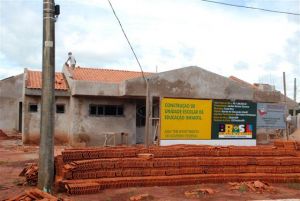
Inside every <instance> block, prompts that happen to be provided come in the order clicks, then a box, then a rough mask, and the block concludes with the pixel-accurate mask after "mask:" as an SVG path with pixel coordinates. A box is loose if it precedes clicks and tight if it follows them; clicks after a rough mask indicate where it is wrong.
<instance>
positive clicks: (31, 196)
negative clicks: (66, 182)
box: [4, 188, 70, 201]
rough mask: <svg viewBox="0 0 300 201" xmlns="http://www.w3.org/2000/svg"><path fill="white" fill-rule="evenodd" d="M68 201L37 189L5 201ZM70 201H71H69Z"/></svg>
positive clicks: (26, 191)
mask: <svg viewBox="0 0 300 201" xmlns="http://www.w3.org/2000/svg"><path fill="white" fill-rule="evenodd" d="M37 200H41V201H67V200H66V199H63V198H57V197H54V196H52V195H50V194H48V193H45V192H43V191H41V190H39V189H37V188H34V189H30V190H25V192H24V193H22V194H20V195H17V196H16V197H14V198H8V199H6V200H4V201H37ZM68 201H70V200H69V199H68Z"/></svg>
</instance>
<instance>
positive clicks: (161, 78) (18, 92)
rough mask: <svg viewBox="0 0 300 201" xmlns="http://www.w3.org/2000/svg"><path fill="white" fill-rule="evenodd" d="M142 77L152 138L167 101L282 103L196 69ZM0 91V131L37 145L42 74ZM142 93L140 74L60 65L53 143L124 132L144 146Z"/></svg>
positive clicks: (0, 85) (11, 81) (10, 82)
mask: <svg viewBox="0 0 300 201" xmlns="http://www.w3.org/2000/svg"><path fill="white" fill-rule="evenodd" d="M145 77H146V78H147V79H148V83H149V93H150V97H151V98H150V105H151V108H152V109H151V110H150V111H151V115H152V117H153V120H152V121H153V122H151V123H150V131H151V134H152V135H154V133H156V135H158V134H159V131H158V132H157V131H156V130H157V128H156V127H157V121H159V117H160V102H161V100H162V98H165V97H168V98H184V99H186V98H189V99H208V100H241V101H251V102H255V103H257V102H263V103H281V102H283V98H282V95H281V93H280V92H278V91H275V90H267V91H266V90H262V89H260V88H259V87H257V86H255V85H250V84H248V83H244V82H243V81H241V80H238V79H237V78H233V77H231V78H227V77H223V76H221V75H218V74H215V73H212V72H209V71H207V70H204V69H201V68H199V67H193V66H192V67H185V68H180V69H176V70H171V71H166V72H162V73H145ZM0 89H1V93H0V97H1V101H0V108H1V117H0V129H3V130H5V131H9V130H18V131H20V132H21V133H22V139H23V142H24V143H31V142H37V141H38V139H39V132H40V108H41V72H37V71H30V70H27V69H25V71H24V74H22V75H18V76H15V77H11V78H7V79H5V80H1V81H0ZM145 94H146V84H145V80H144V78H143V76H142V74H141V73H140V72H132V71H121V70H109V69H99V68H98V69H97V68H82V67H76V68H75V69H74V70H73V69H70V68H68V67H67V66H64V67H63V71H62V73H56V77H55V96H56V103H55V110H56V111H55V139H56V142H58V143H69V144H73V145H82V144H85V145H87V146H98V145H103V144H105V143H107V140H108V139H107V136H108V134H111V133H126V134H128V143H129V144H138V143H143V142H144V140H145V139H144V135H145ZM288 101H289V102H288V103H289V104H288V107H289V109H294V108H295V107H297V103H295V102H294V101H292V100H290V99H288ZM2 111H4V112H3V113H2ZM11 111H13V112H11ZM3 114H9V115H3ZM121 137H123V136H121V135H117V137H116V139H115V140H116V142H115V143H117V144H118V143H120V141H121ZM152 138H153V139H154V136H151V139H152ZM252 140H255V138H253V139H252Z"/></svg>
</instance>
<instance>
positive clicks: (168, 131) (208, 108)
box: [160, 98, 212, 140]
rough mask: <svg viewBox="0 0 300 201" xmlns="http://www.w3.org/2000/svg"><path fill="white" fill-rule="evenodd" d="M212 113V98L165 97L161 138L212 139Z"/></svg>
mask: <svg viewBox="0 0 300 201" xmlns="http://www.w3.org/2000/svg"><path fill="white" fill-rule="evenodd" d="M211 113H212V101H211V100H195V99H173V98H163V99H162V101H161V114H160V116H161V132H160V136H161V137H160V139H161V140H205V139H211Z"/></svg>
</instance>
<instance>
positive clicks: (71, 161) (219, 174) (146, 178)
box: [56, 141, 300, 194]
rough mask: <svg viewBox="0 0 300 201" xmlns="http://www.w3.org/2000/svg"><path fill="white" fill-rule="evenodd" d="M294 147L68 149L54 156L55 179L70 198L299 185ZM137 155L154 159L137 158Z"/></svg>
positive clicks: (297, 151)
mask: <svg viewBox="0 0 300 201" xmlns="http://www.w3.org/2000/svg"><path fill="white" fill-rule="evenodd" d="M299 145H300V144H299V143H297V142H291V141H287V142H286V141H277V142H275V143H274V146H256V147H243V146H227V147H215V146H203V145H175V146H165V147H157V146H155V147H149V148H145V147H142V146H137V147H114V148H93V149H87V148H86V149H68V150H65V151H63V152H62V155H61V156H58V157H57V158H56V172H57V178H56V180H57V182H58V183H59V184H60V187H61V188H63V189H66V190H67V191H68V192H69V193H70V194H84V193H94V192H99V191H101V190H103V189H106V188H120V187H133V186H160V185H190V184H199V183H207V182H211V183H219V182H229V181H231V182H233V181H235V182H241V181H252V180H262V181H265V182H300V149H299V147H300V146H299ZM141 153H143V154H144V153H150V154H153V155H154V157H153V158H152V157H151V158H140V157H138V155H139V154H141Z"/></svg>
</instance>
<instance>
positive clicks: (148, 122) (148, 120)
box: [145, 78, 150, 148]
mask: <svg viewBox="0 0 300 201" xmlns="http://www.w3.org/2000/svg"><path fill="white" fill-rule="evenodd" d="M149 127H150V92H149V78H146V119H145V145H146V147H147V148H148V147H149Z"/></svg>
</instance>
